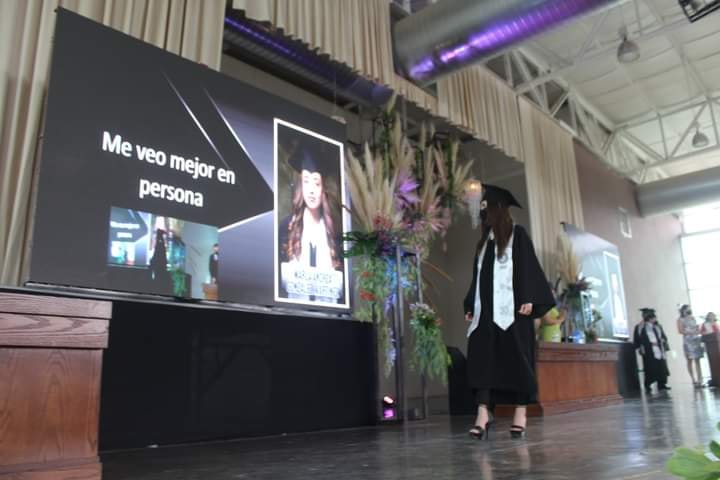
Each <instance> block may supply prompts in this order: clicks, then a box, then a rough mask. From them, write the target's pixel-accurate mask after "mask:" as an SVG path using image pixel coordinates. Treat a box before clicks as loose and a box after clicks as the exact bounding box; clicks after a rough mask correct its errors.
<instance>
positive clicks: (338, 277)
mask: <svg viewBox="0 0 720 480" xmlns="http://www.w3.org/2000/svg"><path fill="white" fill-rule="evenodd" d="M343 160H344V159H343V145H342V144H341V143H340V142H337V141H336V140H332V139H330V138H327V137H324V136H322V135H320V134H318V133H316V132H312V131H310V130H307V129H305V128H302V127H300V126H298V125H293V124H291V123H289V122H285V121H283V120H280V119H278V118H276V119H275V172H276V176H275V179H276V186H275V202H276V204H275V205H276V206H275V219H276V220H275V221H276V226H275V232H276V234H275V239H276V255H275V265H276V277H275V278H276V280H275V300H276V301H278V302H288V303H296V304H304V305H322V306H327V307H344V308H347V306H348V301H347V297H348V294H347V282H348V279H347V264H346V260H345V259H344V258H343V243H342V237H343V234H344V232H345V225H346V215H345V211H344V209H343V208H342V204H343V201H342V199H343V198H344V189H343V185H344V175H343V173H344V172H343V167H344V162H343Z"/></svg>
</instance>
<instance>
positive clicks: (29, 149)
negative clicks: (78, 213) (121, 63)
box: [0, 0, 225, 285]
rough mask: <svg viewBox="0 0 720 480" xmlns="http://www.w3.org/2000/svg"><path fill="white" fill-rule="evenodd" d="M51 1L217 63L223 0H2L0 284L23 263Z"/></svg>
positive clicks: (18, 273) (12, 279) (14, 281)
mask: <svg viewBox="0 0 720 480" xmlns="http://www.w3.org/2000/svg"><path fill="white" fill-rule="evenodd" d="M58 6H60V7H64V8H67V9H69V10H73V11H75V12H77V13H79V14H81V15H84V16H86V17H89V18H91V19H93V20H96V21H98V22H102V23H104V24H106V25H109V26H111V27H113V28H116V29H118V30H122V31H123V32H125V33H129V34H130V35H133V36H135V37H137V38H140V39H142V40H145V41H147V42H149V43H152V44H154V45H156V46H158V47H161V48H165V49H166V50H169V51H171V52H173V53H177V54H180V55H182V56H184V57H186V58H189V59H191V60H194V61H197V62H200V63H203V64H205V65H208V66H209V67H211V68H214V69H218V68H219V66H220V57H221V54H222V31H223V18H224V13H225V1H224V0H64V1H58V0H55V1H51V0H22V1H13V0H8V1H1V2H0V67H1V68H2V76H0V285H1V284H5V285H18V284H20V283H21V282H22V281H23V278H22V276H23V269H24V268H25V267H26V265H24V257H25V256H26V248H25V246H26V243H27V239H28V233H29V228H28V224H29V219H30V217H31V212H30V207H29V205H30V199H31V185H32V177H33V167H34V163H35V152H36V149H37V143H38V142H37V139H38V135H39V131H40V121H41V117H42V110H43V101H44V95H45V88H46V84H47V74H48V68H49V59H50V51H51V42H52V37H53V32H54V29H55V14H54V10H55V9H56V8H57V7H58Z"/></svg>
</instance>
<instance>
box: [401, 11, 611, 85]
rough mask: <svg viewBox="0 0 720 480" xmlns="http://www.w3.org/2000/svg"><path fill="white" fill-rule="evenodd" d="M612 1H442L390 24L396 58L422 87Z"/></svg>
mask: <svg viewBox="0 0 720 480" xmlns="http://www.w3.org/2000/svg"><path fill="white" fill-rule="evenodd" d="M616 1H618V0H441V1H439V2H437V3H435V4H433V5H430V6H428V7H425V8H424V9H422V10H420V11H419V12H418V13H415V14H413V15H410V16H408V17H406V18H404V19H402V20H400V21H399V22H397V23H396V24H395V26H394V28H393V37H394V40H395V58H396V60H397V63H398V65H399V66H400V68H401V69H402V70H403V73H404V74H405V75H407V76H408V77H409V78H411V79H413V80H414V81H416V82H418V83H420V84H423V85H427V84H429V83H432V82H433V81H435V80H437V79H438V78H439V77H440V76H442V75H445V74H448V73H451V72H453V71H456V70H459V69H461V68H463V67H466V66H468V65H470V64H472V63H476V62H480V61H482V60H485V59H487V58H489V57H491V56H492V55H494V54H497V53H499V52H501V51H503V50H507V49H509V48H511V47H513V46H515V45H517V44H519V43H520V42H523V41H525V40H528V39H529V38H532V37H534V36H536V35H539V34H541V33H544V32H547V31H549V30H551V29H553V28H556V27H558V26H560V25H562V24H564V23H566V22H568V21H570V20H574V19H577V18H578V17H580V16H582V15H585V14H587V13H590V12H592V11H595V10H598V9H600V8H602V7H605V6H608V5H610V4H612V3H615V2H616Z"/></svg>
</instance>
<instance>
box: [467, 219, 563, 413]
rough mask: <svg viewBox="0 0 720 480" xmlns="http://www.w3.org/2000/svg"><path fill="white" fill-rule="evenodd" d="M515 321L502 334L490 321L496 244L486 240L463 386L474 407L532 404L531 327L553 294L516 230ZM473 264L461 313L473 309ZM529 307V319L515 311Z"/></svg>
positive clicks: (520, 231) (534, 391)
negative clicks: (477, 316)
mask: <svg viewBox="0 0 720 480" xmlns="http://www.w3.org/2000/svg"><path fill="white" fill-rule="evenodd" d="M512 248H513V250H512V257H513V287H514V297H515V321H514V322H513V324H512V325H511V326H510V327H508V329H507V330H502V329H501V328H500V327H498V326H497V324H495V323H494V322H493V319H492V316H493V288H492V285H493V266H494V262H495V243H494V241H493V240H489V241H488V245H487V249H486V251H485V257H484V259H483V265H482V270H481V272H480V276H481V277H480V297H481V302H482V312H481V314H480V322H479V324H478V326H477V328H476V329H475V330H474V331H473V332H472V334H471V335H470V338H469V339H468V358H467V365H468V384H469V385H470V387H471V388H472V389H473V390H474V391H475V392H476V398H477V399H478V402H479V403H487V404H491V405H492V404H510V405H526V404H528V403H534V402H536V401H537V379H536V375H535V325H534V322H533V319H535V318H540V317H542V316H543V315H545V314H546V313H547V312H548V311H549V310H550V309H551V308H552V307H553V306H554V305H555V300H554V298H553V294H552V291H551V290H550V286H549V285H548V281H547V279H546V277H545V274H544V273H543V270H542V267H541V266H540V262H539V261H538V259H537V256H536V255H535V249H534V247H533V245H532V241H531V240H530V237H529V236H528V234H527V232H526V231H525V229H524V228H523V227H521V226H519V225H516V226H515V233H514V238H513V245H512ZM479 253H480V252H479V251H478V252H476V253H475V258H474V260H473V276H472V282H471V284H470V290H469V291H468V294H467V296H466V297H465V312H467V313H472V312H473V310H474V306H475V288H476V286H475V284H476V282H477V262H478V254H479ZM526 303H532V304H533V311H532V313H531V315H529V316H525V315H521V314H520V313H518V310H519V309H520V306H521V305H523V304H526Z"/></svg>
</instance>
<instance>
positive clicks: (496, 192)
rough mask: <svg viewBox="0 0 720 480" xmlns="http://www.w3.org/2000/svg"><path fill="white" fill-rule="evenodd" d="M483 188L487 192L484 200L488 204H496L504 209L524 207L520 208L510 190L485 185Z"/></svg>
mask: <svg viewBox="0 0 720 480" xmlns="http://www.w3.org/2000/svg"><path fill="white" fill-rule="evenodd" d="M483 188H484V191H485V193H484V195H483V200H485V201H486V202H488V203H495V204H498V205H500V206H502V207H518V208H522V206H520V203H519V202H518V201H517V200H516V199H515V196H513V194H512V193H510V191H509V190H505V189H504V188H500V187H496V186H495V185H485V184H483Z"/></svg>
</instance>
